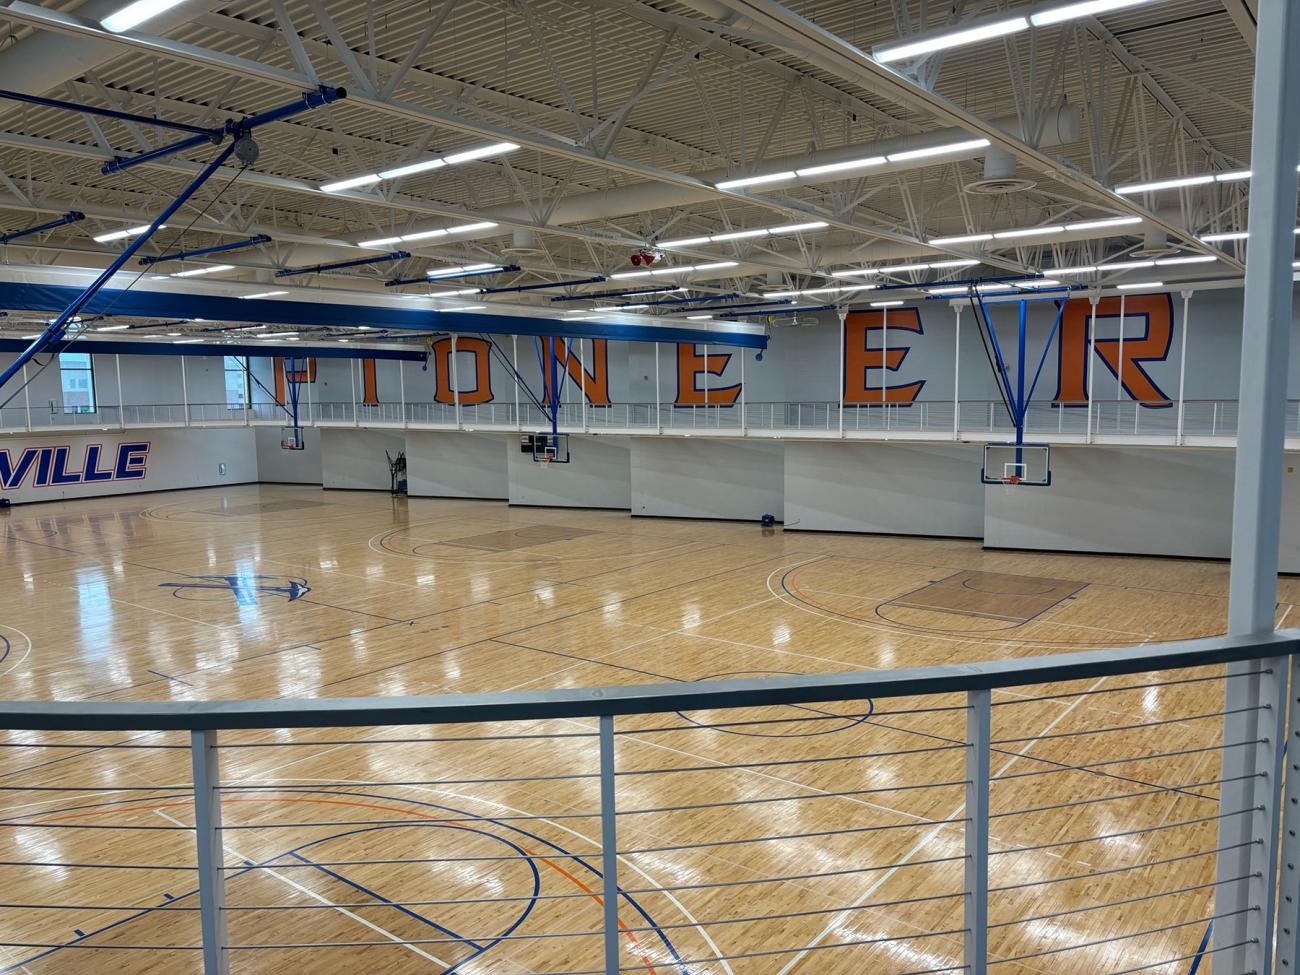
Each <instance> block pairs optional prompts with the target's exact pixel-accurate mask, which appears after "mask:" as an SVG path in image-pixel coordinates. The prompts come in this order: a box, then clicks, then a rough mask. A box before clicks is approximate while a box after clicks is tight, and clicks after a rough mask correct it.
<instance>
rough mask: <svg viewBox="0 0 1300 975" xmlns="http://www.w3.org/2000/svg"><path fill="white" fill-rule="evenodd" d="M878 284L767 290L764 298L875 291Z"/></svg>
mask: <svg viewBox="0 0 1300 975" xmlns="http://www.w3.org/2000/svg"><path fill="white" fill-rule="evenodd" d="M879 287H880V285H878V284H849V285H843V286H841V287H838V288H801V289H800V290H798V291H768V292H765V293H764V295H763V297H764V298H797V297H800V296H812V295H838V294H847V293H849V292H850V291H875V290H876V289H877V288H879Z"/></svg>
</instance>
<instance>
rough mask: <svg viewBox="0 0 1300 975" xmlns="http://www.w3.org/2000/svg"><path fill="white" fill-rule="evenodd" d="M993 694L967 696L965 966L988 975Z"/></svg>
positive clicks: (971, 972) (976, 973)
mask: <svg viewBox="0 0 1300 975" xmlns="http://www.w3.org/2000/svg"><path fill="white" fill-rule="evenodd" d="M991 737H992V692H990V691H969V692H967V694H966V830H965V832H966V849H965V854H966V877H965V888H964V889H965V892H966V896H965V898H964V905H965V907H964V912H963V919H962V927H964V928H965V929H966V933H965V935H963V941H962V944H963V952H962V963H963V965H964V966H965V969H966V971H967V973H968V975H985V973H986V972H987V971H988V955H989V951H988V948H989V932H988V926H989V753H990V743H989V742H990V739H991Z"/></svg>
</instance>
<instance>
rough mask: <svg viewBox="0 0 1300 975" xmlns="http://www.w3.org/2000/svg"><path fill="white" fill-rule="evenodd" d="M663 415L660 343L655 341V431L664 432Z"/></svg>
mask: <svg viewBox="0 0 1300 975" xmlns="http://www.w3.org/2000/svg"><path fill="white" fill-rule="evenodd" d="M663 432H664V425H663V415H662V414H661V413H660V406H659V343H658V342H656V343H655V433H663Z"/></svg>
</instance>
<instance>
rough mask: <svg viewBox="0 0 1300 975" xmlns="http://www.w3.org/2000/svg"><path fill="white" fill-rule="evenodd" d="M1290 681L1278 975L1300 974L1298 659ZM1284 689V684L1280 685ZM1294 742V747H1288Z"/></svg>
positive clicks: (1289, 661)
mask: <svg viewBox="0 0 1300 975" xmlns="http://www.w3.org/2000/svg"><path fill="white" fill-rule="evenodd" d="M1285 663H1286V667H1287V672H1288V673H1289V675H1290V678H1291V694H1290V695H1289V697H1290V700H1291V720H1290V721H1289V722H1288V724H1287V736H1286V741H1287V743H1288V746H1289V747H1288V748H1287V749H1286V752H1287V759H1286V775H1285V780H1286V793H1285V796H1284V801H1283V803H1282V810H1283V811H1282V880H1281V883H1280V884H1279V896H1280V897H1281V900H1280V901H1279V903H1278V909H1277V959H1276V960H1277V969H1276V970H1277V971H1278V972H1279V973H1286V975H1294V973H1295V972H1297V971H1300V968H1297V967H1296V966H1297V965H1300V707H1297V706H1296V705H1297V701H1296V700H1295V696H1296V691H1297V689H1298V688H1300V655H1297V654H1293V655H1292V656H1290V657H1286V658H1285ZM1283 683H1284V685H1285V680H1284V681H1283ZM1292 742H1294V743H1295V744H1291V743H1292Z"/></svg>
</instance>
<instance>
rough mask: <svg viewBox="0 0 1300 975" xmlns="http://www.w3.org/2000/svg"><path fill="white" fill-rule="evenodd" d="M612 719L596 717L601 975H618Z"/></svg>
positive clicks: (607, 715) (616, 824)
mask: <svg viewBox="0 0 1300 975" xmlns="http://www.w3.org/2000/svg"><path fill="white" fill-rule="evenodd" d="M616 785H617V781H616V780H615V778H614V716H613V715H610V714H604V715H601V717H600V873H601V906H602V907H603V917H604V924H603V929H604V938H603V941H604V961H605V975H618V969H619V964H618V938H619V934H618V819H617V817H618V813H617V810H616V808H615V794H616V793H615V786H616Z"/></svg>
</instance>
